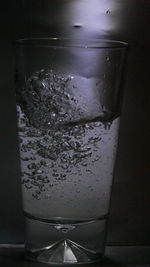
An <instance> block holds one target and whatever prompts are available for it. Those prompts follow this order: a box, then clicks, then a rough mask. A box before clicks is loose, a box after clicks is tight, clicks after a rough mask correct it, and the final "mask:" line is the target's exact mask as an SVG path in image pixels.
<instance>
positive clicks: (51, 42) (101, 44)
mask: <svg viewBox="0 0 150 267" xmlns="http://www.w3.org/2000/svg"><path fill="white" fill-rule="evenodd" d="M14 43H15V45H21V46H26V45H29V46H37V47H41V46H42V47H49V48H52V47H53V48H67V47H68V48H97V49H102V48H103V49H105V48H106V49H122V48H127V47H128V43H127V42H124V41H118V40H112V39H102V38H97V39H96V38H95V39H90V38H85V39H77V38H61V37H52V38H51V37H41V38H21V39H18V40H16V41H15V42H14Z"/></svg>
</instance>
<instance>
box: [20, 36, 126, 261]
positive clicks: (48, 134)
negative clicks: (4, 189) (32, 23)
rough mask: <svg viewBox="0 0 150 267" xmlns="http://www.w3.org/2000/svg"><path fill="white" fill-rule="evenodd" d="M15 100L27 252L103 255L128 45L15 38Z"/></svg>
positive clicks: (62, 257) (32, 255)
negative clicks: (16, 39)
mask: <svg viewBox="0 0 150 267" xmlns="http://www.w3.org/2000/svg"><path fill="white" fill-rule="evenodd" d="M16 48H17V49H16V52H17V57H16V58H17V60H16V63H17V65H16V66H17V68H16V69H17V72H16V78H17V79H16V99H17V114H18V134H19V143H20V159H21V177H22V196H23V210H24V215H25V218H26V241H25V253H26V256H27V257H28V258H29V259H31V260H35V261H39V262H44V263H53V264H54V263H56V264H65V265H66V264H68V263H69V264H70V263H77V264H78V263H85V264H87V263H91V262H96V261H99V260H101V259H102V256H103V255H104V249H105V237H106V225H107V220H108V215H109V205H110V196H111V187H112V180H113V169H114V164H115V156H116V149H117V142H118V129H119V121H120V110H121V99H122V89H121V82H122V74H123V67H124V62H125V57H126V50H127V49H126V48H127V44H126V43H124V42H119V41H111V40H98V39H96V40H72V39H58V38H51V39H50V38H42V39H22V40H18V41H17V42H16Z"/></svg>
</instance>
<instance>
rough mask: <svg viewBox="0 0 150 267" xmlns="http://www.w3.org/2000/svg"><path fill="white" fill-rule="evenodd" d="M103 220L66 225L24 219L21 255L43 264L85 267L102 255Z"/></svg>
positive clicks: (57, 222)
mask: <svg viewBox="0 0 150 267" xmlns="http://www.w3.org/2000/svg"><path fill="white" fill-rule="evenodd" d="M105 229H106V218H104V217H103V219H99V220H92V221H88V222H73V223H66V222H64V221H63V219H59V220H57V221H55V222H54V223H53V222H43V221H41V220H38V219H36V218H35V219H31V218H27V217H26V242H25V255H26V257H27V258H28V259H30V260H32V261H38V262H43V263H47V264H88V263H92V262H99V261H101V260H102V259H103V255H104V240H105Z"/></svg>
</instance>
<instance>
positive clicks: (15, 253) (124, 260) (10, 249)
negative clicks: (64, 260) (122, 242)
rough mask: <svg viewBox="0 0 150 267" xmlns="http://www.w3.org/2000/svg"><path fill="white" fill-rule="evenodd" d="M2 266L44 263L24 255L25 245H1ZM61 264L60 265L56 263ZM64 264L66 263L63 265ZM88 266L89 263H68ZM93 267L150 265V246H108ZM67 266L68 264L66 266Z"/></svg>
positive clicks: (38, 266) (39, 265) (40, 266)
mask: <svg viewBox="0 0 150 267" xmlns="http://www.w3.org/2000/svg"><path fill="white" fill-rule="evenodd" d="M0 266H1V267H5V266H7V267H8V266H9V267H44V266H50V267H52V266H53V267H54V265H46V264H44V263H37V262H30V261H28V260H26V259H25V257H24V246H23V245H0ZM55 266H59V265H55ZM63 266H64V265H63ZM69 266H71V267H73V266H78V267H79V266H81V267H83V266H86V267H87V265H83V264H82V265H74V264H71V265H68V264H67V267H69ZM88 266H91V267H94V266H95V267H98V266H100V267H103V266H110V267H111V266H122V267H148V266H149V267H150V246H107V247H106V257H105V259H104V261H103V262H102V263H101V264H90V265H88ZM65 267H66V266H65Z"/></svg>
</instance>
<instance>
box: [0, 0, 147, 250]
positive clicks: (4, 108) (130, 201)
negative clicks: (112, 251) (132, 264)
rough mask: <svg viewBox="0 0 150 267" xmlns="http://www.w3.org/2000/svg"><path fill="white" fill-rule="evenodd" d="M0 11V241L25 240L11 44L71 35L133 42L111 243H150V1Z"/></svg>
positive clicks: (70, 0) (63, 1) (18, 3)
mask: <svg viewBox="0 0 150 267" xmlns="http://www.w3.org/2000/svg"><path fill="white" fill-rule="evenodd" d="M0 13H1V14H0V31H1V32H0V36H1V42H0V243H16V242H22V241H23V240H24V220H23V215H22V211H21V190H20V177H19V154H18V145H17V134H16V132H17V130H16V129H17V127H16V111H15V97H14V70H15V63H14V48H13V46H12V41H14V40H16V39H18V38H22V37H40V36H69V37H72V36H74V37H82V38H87V37H105V38H109V39H118V40H123V41H126V42H128V43H129V51H128V60H127V73H126V81H125V85H124V103H123V110H122V120H121V127H120V138H119V148H118V156H117V162H116V168H115V169H116V171H115V177H114V187H113V195H112V204H111V215H110V221H109V228H108V238H107V241H108V243H109V244H123V245H125V244H132V245H139V244H143V245H145V244H150V175H149V173H150V168H149V167H150V164H149V154H150V153H149V147H150V146H149V140H150V127H149V114H150V110H149V91H150V85H149V84H150V63H149V62H150V37H149V25H150V1H148V0H132V1H131V0H99V1H98V0H92V1H91V0H80V1H79V0H49V1H48V0H39V1H35V0H15V1H11V0H5V1H1V5H0Z"/></svg>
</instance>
